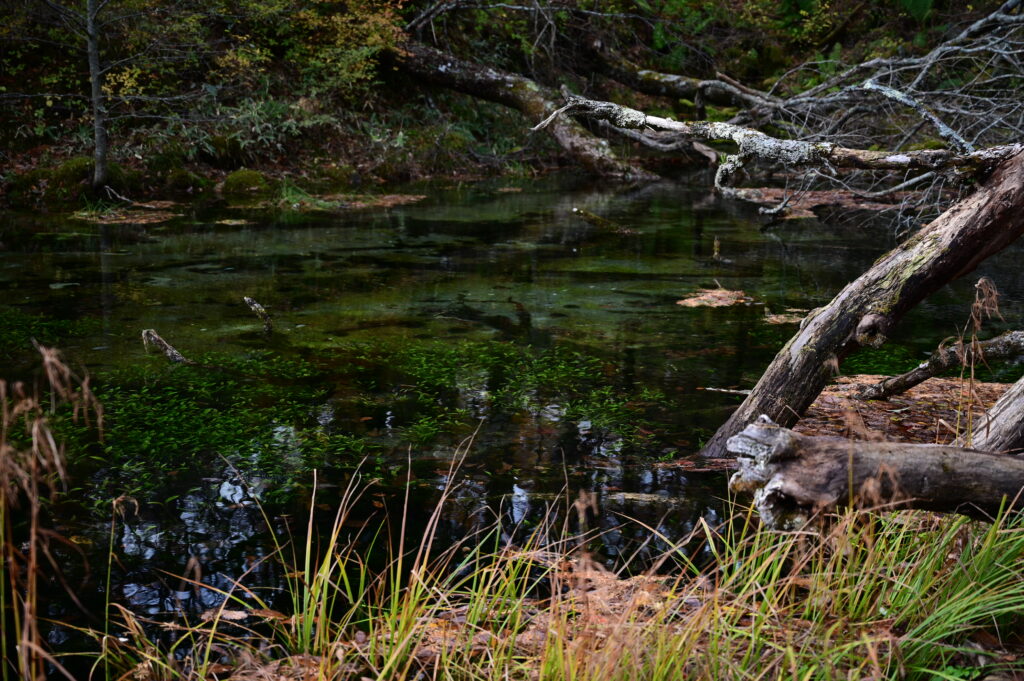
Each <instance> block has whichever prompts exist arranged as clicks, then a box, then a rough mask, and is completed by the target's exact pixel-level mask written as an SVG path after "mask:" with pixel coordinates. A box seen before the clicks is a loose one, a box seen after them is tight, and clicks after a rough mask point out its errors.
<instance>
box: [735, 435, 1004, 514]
mask: <svg viewBox="0 0 1024 681" xmlns="http://www.w3.org/2000/svg"><path fill="white" fill-rule="evenodd" d="M727 447H728V451H729V452H730V453H732V454H734V455H735V456H736V457H737V463H738V464H739V470H738V471H737V472H736V473H734V474H733V476H732V478H731V479H730V481H729V488H730V490H732V491H733V492H737V493H753V495H754V507H755V509H756V510H757V512H758V513H759V514H760V516H761V519H762V521H763V522H764V523H765V524H766V525H767V526H769V527H771V528H773V529H779V530H792V529H798V528H799V527H802V526H803V525H804V524H806V523H807V521H808V520H810V519H811V518H812V517H813V516H814V515H815V514H817V513H821V512H828V511H834V510H836V509H839V508H841V507H845V506H853V507H856V508H885V509H886V510H896V509H906V508H918V509H927V510H931V511H940V512H947V513H960V514H963V515H967V516H971V517H975V518H982V519H991V518H993V517H995V516H996V515H997V514H998V513H999V512H1000V511H1001V510H1003V509H1006V508H1013V509H1016V510H1019V509H1021V508H1022V507H1024V503H1022V502H1024V499H1022V495H1021V492H1022V490H1024V457H1015V456H1007V455H1003V454H992V453H989V452H982V451H978V450H974V449H963V448H960V447H950V446H944V445H918V444H905V443H899V442H857V441H853V440H846V439H843V438H834V437H812V436H808V435H801V434H799V433H796V432H794V431H792V430H789V429H788V428H783V427H782V426H779V425H777V424H775V423H774V422H772V420H771V419H769V418H768V417H767V416H761V417H760V418H758V419H757V421H755V422H754V423H751V424H750V425H748V426H747V427H746V428H744V429H743V431H742V432H741V433H739V434H737V435H734V436H733V437H731V438H729V441H728V445H727Z"/></svg>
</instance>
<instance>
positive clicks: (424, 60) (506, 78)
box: [399, 42, 658, 180]
mask: <svg viewBox="0 0 1024 681" xmlns="http://www.w3.org/2000/svg"><path fill="white" fill-rule="evenodd" d="M399 64H400V65H401V67H402V69H403V70H405V71H406V72H407V73H409V74H411V75H413V76H416V77H417V78H421V79H423V80H426V81H428V82H431V83H434V84H436V85H440V86H442V87H446V88H449V89H452V90H457V91H459V92H463V93H465V94H468V95H473V96H474V97H480V98H482V99H486V100H488V101H491V102H497V103H498V104H504V105H505V106H508V107H511V108H513V109H515V110H517V111H519V112H521V113H522V114H523V115H524V116H526V117H527V118H530V119H532V120H539V119H542V118H544V117H546V116H548V115H549V114H551V113H552V112H553V111H555V110H556V109H557V108H558V105H557V104H556V101H557V100H558V99H559V97H560V95H559V94H558V93H557V92H555V91H554V90H552V89H550V88H546V87H543V86H541V85H538V84H537V83H536V82H534V81H532V80H530V79H529V78H524V77H523V76H519V75H516V74H512V73H506V72H503V71H498V70H497V69H492V68H489V67H486V66H480V65H478V64H472V63H470V62H467V61H463V60H461V59H457V58H456V57H453V56H452V55H450V54H446V53H444V52H441V51H440V50H436V49H434V48H432V47H427V46H426V45H421V44H418V43H412V42H410V43H406V44H405V45H403V46H402V49H401V51H400V53H399ZM548 132H549V133H550V134H551V136H552V137H553V138H554V139H555V141H556V142H558V144H559V145H560V146H561V147H562V149H564V150H565V151H566V152H567V153H568V154H569V155H570V156H572V157H573V158H574V159H575V160H576V161H577V162H578V163H580V164H581V165H582V166H583V167H584V168H586V169H587V170H589V171H591V172H593V173H595V174H598V175H606V176H614V177H624V178H631V179H645V180H651V179H657V177H658V176H657V175H655V174H653V173H651V172H649V171H647V170H644V169H643V168H640V167H637V166H633V165H630V164H628V163H624V162H623V161H622V160H620V159H618V158H616V156H615V154H614V153H613V152H612V150H611V147H610V146H609V144H608V142H607V140H603V139H601V138H600V137H597V136H595V135H593V134H591V133H590V132H588V131H587V130H586V128H584V127H583V126H581V125H580V124H579V123H577V122H576V121H573V120H571V119H569V118H562V119H560V120H558V121H556V122H555V123H554V124H553V125H551V126H549V127H548Z"/></svg>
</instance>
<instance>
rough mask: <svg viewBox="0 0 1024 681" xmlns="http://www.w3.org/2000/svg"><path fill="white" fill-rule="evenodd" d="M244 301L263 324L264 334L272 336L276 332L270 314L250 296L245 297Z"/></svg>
mask: <svg viewBox="0 0 1024 681" xmlns="http://www.w3.org/2000/svg"><path fill="white" fill-rule="evenodd" d="M242 301H243V302H245V304H246V305H248V306H249V309H250V310H252V311H253V312H254V313H255V314H256V316H257V317H259V318H260V321H262V322H263V333H265V334H267V335H270V334H271V333H273V331H274V321H273V320H272V319H271V318H270V313H268V312H267V310H266V308H265V307H263V306H262V305H260V304H259V303H257V302H256V301H255V300H254V299H253V298H250V297H249V296H243V297H242Z"/></svg>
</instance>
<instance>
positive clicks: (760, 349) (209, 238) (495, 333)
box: [0, 176, 1024, 644]
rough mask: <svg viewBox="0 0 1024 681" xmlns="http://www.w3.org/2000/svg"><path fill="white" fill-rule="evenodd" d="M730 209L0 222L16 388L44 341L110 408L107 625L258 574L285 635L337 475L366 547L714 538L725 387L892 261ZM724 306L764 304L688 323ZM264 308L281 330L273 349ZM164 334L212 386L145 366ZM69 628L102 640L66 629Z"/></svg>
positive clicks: (891, 239) (1014, 302) (604, 207)
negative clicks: (389, 534) (310, 517)
mask: <svg viewBox="0 0 1024 681" xmlns="http://www.w3.org/2000/svg"><path fill="white" fill-rule="evenodd" d="M709 185H710V181H709V178H706V177H703V176H697V177H694V178H691V179H690V181H688V182H686V183H681V184H680V183H664V184H654V185H644V186H640V187H630V186H614V185H612V186H595V185H593V184H592V183H588V182H586V181H584V180H579V179H576V178H572V177H562V178H558V177H546V178H542V179H539V180H527V181H521V182H508V181H489V182H480V183H472V184H460V185H444V184H431V185H425V186H418V187H411V188H404V189H403V191H404V192H406V193H408V194H415V195H421V196H422V198H419V199H418V200H415V201H412V202H409V203H401V202H396V203H395V205H391V206H390V207H382V206H377V207H372V206H371V207H356V206H350V207H347V208H344V209H341V210H338V211H331V212H316V213H309V212H299V211H293V210H288V209H281V208H280V207H266V206H263V207H260V206H251V205H250V206H230V205H226V204H223V203H209V204H196V205H189V206H176V207H173V208H171V209H170V210H172V211H175V212H177V213H179V215H178V217H175V218H173V219H171V220H169V221H167V222H163V223H159V224H148V225H139V224H115V225H97V224H92V223H89V222H84V221H81V220H73V219H66V218H57V217H52V216H46V215H5V216H0V244H2V246H0V291H2V296H3V298H2V305H3V307H2V308H0V309H3V310H5V311H4V315H5V316H4V319H7V320H9V321H8V322H7V324H8V326H9V328H8V329H7V330H6V331H4V335H3V338H4V346H3V347H2V349H0V351H2V352H3V353H4V357H3V360H4V362H5V364H6V365H7V377H8V378H26V377H30V376H32V374H33V372H34V371H36V368H35V360H34V359H33V355H32V353H31V348H30V346H29V345H28V342H27V337H28V336H29V335H35V336H37V337H40V338H41V339H42V340H44V341H49V342H55V343H59V345H60V347H61V349H62V350H63V351H64V353H65V356H66V357H67V359H68V360H69V362H70V363H71V364H72V365H74V366H75V367H80V368H81V369H82V370H83V371H84V372H87V373H88V374H89V375H90V376H91V377H92V381H93V383H94V384H95V385H96V386H97V391H98V393H99V395H100V397H101V398H103V399H104V401H105V403H106V402H108V400H109V402H108V409H107V433H106V439H105V441H104V442H103V443H102V444H101V443H97V442H95V441H90V439H89V436H82V435H81V433H78V434H76V435H74V436H73V437H72V438H71V445H70V448H69V454H70V456H71V459H72V461H73V462H74V467H73V470H74V478H73V480H72V491H71V493H70V498H71V500H70V502H69V503H67V504H64V505H62V506H61V507H60V508H59V510H58V512H57V513H56V514H55V518H54V522H55V523H56V524H57V526H58V528H59V529H60V530H61V531H62V532H63V533H64V534H65V535H66V536H70V537H73V538H74V541H75V542H76V543H77V544H78V545H79V546H80V547H81V548H83V550H84V552H85V554H86V555H87V556H91V557H92V562H93V563H96V564H98V566H105V564H106V547H107V545H108V534H107V533H108V531H109V527H110V520H111V505H110V503H111V500H112V499H114V498H115V497H118V496H120V495H122V494H126V493H127V494H130V495H131V496H132V497H133V499H134V500H135V501H137V502H138V506H137V508H136V506H135V504H134V502H133V503H131V504H126V505H125V508H127V509H128V512H127V513H126V515H125V516H124V518H123V519H119V520H118V521H117V523H116V530H115V533H116V537H115V538H116V542H115V543H116V545H117V548H118V551H117V553H118V560H117V561H116V564H115V565H114V567H113V587H112V590H113V591H114V593H113V594H111V596H112V599H113V600H114V601H116V602H120V603H122V604H124V605H126V606H127V607H130V608H131V609H133V610H135V611H136V612H138V613H141V614H147V615H151V616H168V614H169V613H170V614H173V613H192V614H193V615H195V614H198V613H201V612H202V611H204V610H206V609H208V608H210V607H212V606H214V605H216V604H217V603H218V602H219V600H220V598H221V596H220V595H219V594H218V593H217V591H216V590H214V589H209V590H198V591H197V590H195V589H189V588H186V587H184V586H182V584H181V583H179V582H176V581H175V580H174V579H171V578H168V577H167V576H166V575H167V574H183V573H184V572H186V571H189V570H194V568H195V566H196V565H198V566H200V570H199V571H198V572H193V573H192V574H198V575H201V579H202V581H203V582H204V583H207V584H209V585H211V586H212V587H215V588H219V589H225V588H228V587H229V586H230V584H231V583H232V581H233V580H235V579H237V578H238V577H239V576H240V575H241V574H242V573H243V572H246V571H247V570H248V571H249V572H248V573H247V576H246V578H245V579H246V580H247V583H249V584H250V585H256V586H260V587H261V588H266V589H269V591H268V592H267V593H268V594H271V595H270V596H268V600H269V601H270V602H271V604H274V605H276V606H277V607H281V608H286V607H287V606H286V604H283V603H281V602H280V601H277V602H275V599H274V597H273V595H272V594H273V589H274V588H275V587H280V586H281V582H282V578H281V571H280V570H279V569H276V568H273V567H271V566H272V562H269V561H268V562H265V563H260V562H259V561H260V558H262V557H265V556H267V555H268V554H270V553H271V552H272V551H273V547H274V545H275V542H274V541H273V539H274V537H277V541H279V542H280V541H284V540H283V539H282V537H287V534H288V530H289V528H292V529H294V527H296V526H297V525H302V524H303V522H304V521H303V520H302V517H303V514H304V513H305V510H304V509H306V508H308V506H309V502H310V496H311V490H312V479H313V478H312V469H314V468H315V469H318V471H319V473H318V480H319V482H320V485H319V489H318V491H317V496H316V500H315V503H316V504H317V506H318V508H319V509H320V511H321V513H322V515H324V517H325V518H327V517H329V516H330V515H331V512H332V509H333V507H334V505H335V504H336V501H337V499H338V497H339V496H340V494H341V492H342V490H343V488H344V487H345V485H347V484H348V482H349V481H350V480H351V479H352V477H353V475H355V473H354V471H355V470H357V469H358V470H359V471H361V472H360V475H361V476H362V479H363V480H365V481H372V483H373V486H372V487H371V488H370V489H369V491H368V492H367V494H366V495H365V496H364V497H363V498H362V500H361V501H360V502H359V504H358V505H357V509H356V511H355V512H354V514H353V518H354V520H353V522H352V524H353V527H354V528H357V527H358V526H359V525H360V524H364V523H372V522H375V521H374V520H373V519H375V518H376V519H380V518H383V517H385V516H388V517H390V518H391V522H392V525H395V523H396V519H398V518H400V517H401V516H402V515H403V513H407V514H408V527H409V536H410V541H412V542H414V541H415V540H416V539H417V538H418V537H419V536H421V533H422V528H423V526H424V523H425V521H426V517H427V515H429V513H430V512H431V510H432V509H433V508H434V507H435V506H436V504H437V500H438V498H439V497H440V494H441V490H442V489H444V488H446V486H453V488H452V489H453V491H452V495H451V498H450V500H449V501H448V502H447V503H446V505H445V506H444V508H443V512H442V516H441V518H442V520H441V525H440V530H439V533H440V535H441V537H442V538H443V541H452V540H455V539H457V538H459V537H462V536H465V535H467V534H468V533H470V532H473V531H476V530H479V529H480V528H482V527H491V526H494V525H495V524H498V525H499V526H500V527H501V528H502V530H501V533H500V535H501V541H515V538H516V533H517V532H518V531H520V530H521V528H524V527H526V528H535V527H537V525H538V524H539V523H541V522H542V519H544V518H549V519H550V518H556V519H557V518H559V517H561V516H560V514H563V515H569V516H571V515H572V514H567V513H565V509H566V508H567V506H568V505H569V504H571V502H572V501H573V500H575V499H577V498H578V496H579V494H580V493H581V492H585V493H587V494H589V495H592V496H591V497H590V498H591V499H592V505H591V506H590V511H589V516H588V518H587V519H586V521H585V524H586V525H587V526H588V527H589V528H590V529H599V530H602V533H601V534H600V536H599V537H597V538H596V539H594V540H593V541H592V542H591V548H592V550H593V551H594V554H595V556H597V557H598V558H599V559H600V560H602V561H603V562H605V563H606V564H607V565H608V566H610V567H613V568H614V567H621V566H622V565H624V564H626V563H629V564H631V565H633V566H634V567H635V566H643V565H646V564H649V563H650V561H651V560H653V559H655V558H656V557H657V556H659V555H660V554H661V553H662V552H664V551H666V550H667V549H669V548H670V547H672V546H673V545H674V542H676V541H677V540H679V539H680V538H682V537H685V536H686V535H687V533H689V532H690V531H691V530H692V529H693V528H694V526H695V523H697V522H698V520H699V519H700V518H704V519H706V520H707V521H709V522H710V523H712V524H716V523H718V522H720V521H721V520H722V512H721V509H722V507H723V501H722V500H723V497H724V496H725V493H726V489H725V480H726V474H725V473H723V472H714V471H708V468H710V467H709V466H707V465H706V462H701V461H700V460H699V459H697V458H696V452H697V451H698V450H699V447H700V443H701V441H702V440H703V439H704V438H706V437H707V436H709V435H710V434H711V433H712V432H713V431H714V429H715V428H716V427H717V426H718V425H719V424H720V423H721V422H722V421H723V420H724V419H725V417H726V416H727V414H728V413H729V410H730V409H731V408H733V407H734V406H735V405H736V404H738V399H739V398H737V397H735V396H733V395H729V394H724V393H717V392H709V391H706V390H704V388H708V387H712V388H749V387H751V386H752V385H753V383H754V382H755V381H756V379H757V377H758V376H759V374H760V372H761V371H762V369H763V368H764V367H765V366H766V365H767V363H768V362H769V361H770V359H771V358H772V356H773V355H774V354H775V352H776V351H777V349H778V348H779V347H780V346H781V345H782V344H783V343H784V342H785V340H786V339H787V338H788V337H789V336H790V335H791V334H792V333H793V331H794V330H795V328H796V327H795V324H793V323H783V324H773V323H769V320H768V319H767V318H766V317H767V315H768V314H769V313H773V314H779V313H784V312H786V311H791V313H792V311H801V310H808V309H810V308H813V307H816V306H819V305H822V304H824V303H825V302H827V301H828V300H829V299H830V298H831V297H832V296H833V295H834V294H835V293H836V292H837V291H838V290H839V288H841V287H842V286H843V285H844V284H845V283H847V282H848V281H850V280H851V279H853V278H855V277H856V276H857V275H858V274H859V273H860V272H861V271H863V270H864V269H865V268H866V267H867V266H868V265H870V263H871V262H873V261H874V260H875V259H876V258H877V257H878V256H879V255H880V254H882V253H883V252H885V251H886V250H888V249H889V248H891V247H892V246H893V245H895V243H896V238H895V236H894V234H893V231H894V230H893V229H892V227H891V225H890V224H888V223H887V221H886V220H872V219H869V218H868V216H864V218H863V219H848V220H846V221H844V223H843V224H842V225H840V226H836V225H826V224H822V223H819V222H817V221H813V220H801V221H792V222H784V223H781V224H778V225H774V226H772V227H770V228H768V229H766V228H765V219H764V218H762V217H760V216H758V214H757V212H756V209H755V208H753V207H751V206H749V205H746V204H741V203H732V202H725V201H722V200H720V199H718V198H716V197H714V196H713V195H712V194H711V193H710V192H709V190H708V186H709ZM580 209H582V210H583V211H585V212H588V213H591V214H595V215H599V216H601V217H602V218H605V219H606V221H594V220H587V219H584V218H583V217H581V214H582V213H581V212H580ZM1020 254H1021V250H1020V248H1014V249H1011V250H1010V251H1008V252H1006V253H1004V254H1002V255H1000V256H999V257H998V258H996V259H994V260H993V261H992V262H990V263H987V264H986V265H985V268H984V270H983V271H982V272H980V273H979V274H986V275H988V276H990V277H991V278H992V279H993V280H994V281H995V283H996V285H997V286H998V287H999V289H1000V290H1001V291H1002V293H1003V299H1002V300H1003V312H1004V316H1006V318H1007V321H1006V322H1005V324H1006V325H1009V326H1013V325H1014V322H1015V318H1016V317H1019V301H1020V300H1021V297H1022V295H1024V273H1022V269H1021V268H1020V267H1019V265H1018V263H1019V258H1020ZM975 280H976V276H972V277H969V278H968V280H965V281H962V282H958V283H956V284H954V285H952V286H949V287H947V288H946V289H944V290H943V291H941V292H939V293H938V294H936V295H935V296H933V297H932V298H931V299H930V300H929V301H927V302H926V303H925V304H924V305H922V306H921V307H920V308H919V309H918V310H916V311H915V312H913V313H912V314H911V315H910V316H909V317H908V319H907V320H906V321H905V322H904V323H903V324H902V325H901V327H900V329H899V330H898V332H897V333H896V334H895V338H894V339H893V342H892V344H891V345H890V346H889V347H888V348H887V349H886V350H885V352H884V353H881V354H877V355H874V356H871V357H868V358H867V359H866V360H865V359H861V360H855V361H853V362H851V363H850V364H848V365H847V366H844V370H846V371H847V372H848V373H854V372H856V371H858V370H864V369H881V370H883V371H897V370H901V369H906V368H909V366H912V365H913V363H914V362H915V361H917V360H919V358H920V357H922V356H923V354H924V353H926V352H928V351H930V349H931V348H934V347H935V345H936V344H937V343H938V342H939V341H940V340H942V339H943V338H945V337H947V336H949V335H952V334H954V333H956V332H957V329H958V327H960V326H962V324H963V323H964V321H965V319H966V318H967V314H968V307H969V302H970V300H971V297H972V284H973V282H974V281H975ZM718 287H722V288H726V289H732V290H742V291H744V292H745V293H746V295H747V296H749V298H750V302H749V304H743V305H738V306H733V307H728V308H714V309H712V308H684V307H681V306H678V305H676V301H677V300H679V299H680V298H683V297H685V296H687V295H690V294H692V293H694V292H695V291H697V290H698V289H701V288H718ZM243 296H250V297H252V298H254V299H255V300H257V301H259V303H261V304H262V305H263V306H264V307H265V308H266V309H267V310H268V311H269V313H270V315H271V317H272V319H273V324H274V329H273V332H272V333H269V334H266V333H264V332H263V329H262V324H261V322H260V320H259V319H257V317H256V316H255V315H254V314H253V313H252V312H251V311H250V310H249V309H248V307H247V306H246V305H245V304H244V303H243V302H242V297H243ZM796 314H799V312H796ZM15 327H18V328H15ZM143 329H155V330H156V331H157V332H158V333H159V334H160V335H161V336H162V337H163V338H165V339H166V340H167V341H168V342H170V343H171V344H172V345H174V346H175V347H176V348H177V349H178V350H179V351H181V352H182V353H183V354H184V355H185V356H186V357H189V358H192V359H194V360H195V361H197V362H198V364H199V366H194V367H172V366H170V365H169V363H168V362H167V360H166V359H165V358H164V357H163V356H161V355H160V354H159V353H155V352H154V351H153V350H152V349H150V350H149V351H147V349H146V348H145V347H144V346H143V344H142V342H141V341H140V333H141V331H142V330H143ZM994 330H995V329H993V331H994ZM858 361H860V362H861V364H857V362H858ZM183 404H184V405H187V408H186V407H182V406H181V405H183ZM175 429H178V430H175ZM179 431H180V432H179ZM172 432H173V433H174V435H173V437H172V436H171V435H168V434H167V433H172ZM471 435H472V442H471V443H470V444H467V445H465V446H464V447H463V450H462V451H464V452H465V458H464V461H462V464H461V468H460V469H459V471H458V473H457V474H456V475H455V476H452V475H450V473H449V471H450V466H451V464H452V461H453V458H455V456H456V451H457V449H458V446H459V443H462V442H465V441H466V438H468V437H469V436H471ZM680 460H682V461H684V462H685V464H684V465H679V464H678V462H679V461H680ZM702 470H703V471H705V472H701V471H702ZM407 487H408V488H409V490H410V492H409V497H408V498H409V501H408V502H406V501H405V490H406V488H407ZM256 501H261V503H263V505H264V506H263V507H264V509H265V510H266V512H267V514H268V516H269V518H265V517H264V515H263V514H262V513H261V512H260V510H259V508H258V506H257V504H256V503H255V502H256ZM296 519H298V520H296ZM318 521H319V519H318ZM268 524H269V526H270V527H268ZM574 528H576V526H575V525H574ZM354 531H355V530H354ZM255 565H259V566H260V567H259V568H258V569H255V570H253V569H252V568H253V566H255ZM98 566H97V565H93V571H92V574H93V575H101V574H105V570H104V569H99V568H98ZM72 571H73V572H74V570H72ZM82 574H84V571H82ZM86 585H87V586H86V587H85V588H84V589H83V590H82V592H81V594H82V595H83V600H85V601H86V602H94V603H102V602H103V600H104V599H105V598H106V596H105V594H104V593H103V591H104V585H103V579H102V578H99V577H95V576H94V577H93V578H91V579H87V580H86ZM50 614H51V615H54V616H60V617H63V618H68V619H72V620H74V618H75V617H77V615H75V608H74V607H73V606H72V605H71V604H69V603H63V602H55V603H54V604H52V606H51V613H50ZM82 623H83V624H88V622H87V621H82ZM50 636H51V642H52V643H55V644H60V643H62V642H63V641H64V640H65V638H66V637H68V636H69V633H68V632H67V631H66V630H64V629H63V628H58V627H55V628H54V629H53V631H52V632H51V634H50Z"/></svg>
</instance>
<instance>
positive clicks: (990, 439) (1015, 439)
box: [969, 378, 1024, 453]
mask: <svg viewBox="0 0 1024 681" xmlns="http://www.w3.org/2000/svg"><path fill="white" fill-rule="evenodd" d="M969 444H970V445H971V446H972V447H975V448H976V449H983V450H985V451H988V452H1007V453H1010V452H1012V453H1017V452H1019V451H1020V450H1022V449H1024V378H1022V379H1020V380H1019V381H1017V382H1016V383H1014V384H1013V386H1012V387H1011V388H1010V389H1009V390H1007V391H1006V392H1005V393H1003V396H1002V397H1000V398H999V400H998V401H997V402H996V403H995V404H993V405H992V408H991V409H989V410H988V412H986V413H985V416H983V417H982V419H981V421H979V422H978V423H977V424H975V426H974V428H973V433H972V437H971V441H970V443H969Z"/></svg>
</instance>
